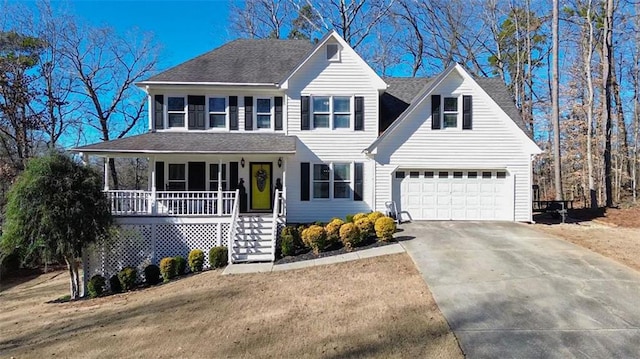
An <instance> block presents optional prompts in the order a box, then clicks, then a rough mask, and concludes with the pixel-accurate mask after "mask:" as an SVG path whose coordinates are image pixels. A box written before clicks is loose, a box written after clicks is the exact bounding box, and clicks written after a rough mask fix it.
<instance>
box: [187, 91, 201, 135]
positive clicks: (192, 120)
mask: <svg viewBox="0 0 640 359" xmlns="http://www.w3.org/2000/svg"><path fill="white" fill-rule="evenodd" d="M204 103H205V100H204V96H188V97H187V104H188V110H189V115H188V116H189V129H190V130H204Z"/></svg>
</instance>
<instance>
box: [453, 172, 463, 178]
mask: <svg viewBox="0 0 640 359" xmlns="http://www.w3.org/2000/svg"><path fill="white" fill-rule="evenodd" d="M453 178H462V172H453Z"/></svg>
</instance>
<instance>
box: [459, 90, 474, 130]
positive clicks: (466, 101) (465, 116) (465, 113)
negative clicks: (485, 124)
mask: <svg viewBox="0 0 640 359" xmlns="http://www.w3.org/2000/svg"><path fill="white" fill-rule="evenodd" d="M472 108H473V101H472V99H471V96H462V129H463V130H470V129H471V128H472V127H473V124H472V117H473V110H472Z"/></svg>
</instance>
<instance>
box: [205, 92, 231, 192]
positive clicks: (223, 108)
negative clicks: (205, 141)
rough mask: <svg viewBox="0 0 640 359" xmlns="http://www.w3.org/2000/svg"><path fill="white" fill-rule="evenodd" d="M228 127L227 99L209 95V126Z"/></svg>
mask: <svg viewBox="0 0 640 359" xmlns="http://www.w3.org/2000/svg"><path fill="white" fill-rule="evenodd" d="M226 127H227V99H226V98H225V97H209V128H226ZM216 188H217V187H216Z"/></svg>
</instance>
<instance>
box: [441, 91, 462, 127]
mask: <svg viewBox="0 0 640 359" xmlns="http://www.w3.org/2000/svg"><path fill="white" fill-rule="evenodd" d="M442 127H443V128H449V127H453V128H455V127H458V98H457V97H445V98H444V111H443V115H442Z"/></svg>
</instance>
